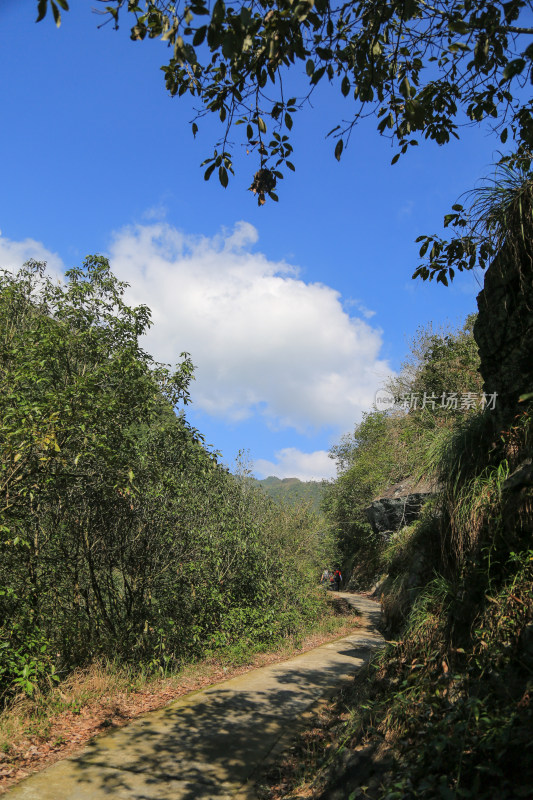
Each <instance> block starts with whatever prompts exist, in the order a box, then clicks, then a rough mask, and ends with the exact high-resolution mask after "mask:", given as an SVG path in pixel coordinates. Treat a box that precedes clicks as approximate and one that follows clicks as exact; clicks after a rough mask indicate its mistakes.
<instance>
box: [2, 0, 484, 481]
mask: <svg viewBox="0 0 533 800" xmlns="http://www.w3.org/2000/svg"><path fill="white" fill-rule="evenodd" d="M71 5H72V10H71V11H70V12H68V13H65V14H64V15H63V24H62V26H61V28H60V29H59V30H57V29H56V27H55V26H54V24H53V22H52V19H51V18H47V19H46V20H44V21H43V22H41V23H39V24H35V23H34V20H35V17H36V12H35V7H36V3H34V2H33V1H32V0H26V2H24V3H21V2H19V0H2V5H1V7H0V23H1V25H2V31H3V34H4V35H3V44H2V50H1V55H0V65H1V71H0V76H1V77H0V82H1V94H2V109H3V122H2V127H1V130H0V143H1V151H2V154H3V158H2V190H3V191H2V202H1V205H0V229H1V236H0V257H1V263H2V265H3V266H8V267H14V266H17V265H18V264H21V263H22V262H23V261H24V260H25V259H26V258H28V257H30V256H31V257H40V258H44V259H46V260H48V263H49V266H50V267H51V268H52V269H53V270H55V271H57V272H60V271H61V270H62V269H65V268H68V267H69V266H73V265H76V264H79V263H80V262H81V261H82V260H83V258H84V256H85V255H87V254H88V253H104V254H106V255H108V256H109V257H110V258H111V264H112V267H113V269H114V270H115V272H116V273H117V274H118V275H119V276H120V277H121V278H122V279H124V280H127V281H128V282H129V283H130V284H131V291H130V299H131V300H132V302H136V303H139V302H143V303H146V304H147V305H149V306H150V307H151V308H152V309H153V313H154V323H155V324H154V326H153V328H152V331H151V332H150V334H149V337H148V340H147V343H146V346H147V348H148V349H150V351H151V352H152V353H153V355H154V356H155V357H156V358H158V359H160V360H163V361H176V360H177V359H179V355H180V353H181V352H182V351H183V350H187V351H189V352H190V353H191V356H192V359H193V362H194V363H195V364H196V365H197V372H196V376H197V378H196V381H195V384H194V386H193V400H194V403H193V406H192V407H191V408H190V411H189V413H188V416H189V419H190V420H191V422H192V424H194V425H195V426H196V427H197V428H199V429H200V431H202V432H203V433H204V434H205V435H206V438H207V441H208V442H209V443H211V444H212V445H213V446H214V447H215V448H216V449H217V450H220V451H221V452H222V454H223V458H224V460H225V461H226V462H227V463H228V464H231V463H232V460H233V458H234V456H235V454H236V453H237V451H238V450H240V449H246V450H249V451H250V456H251V458H252V459H253V461H254V463H255V465H256V472H257V475H258V476H260V477H262V476H266V475H268V474H276V475H279V476H280V477H284V476H290V475H297V476H298V477H301V478H311V477H315V478H319V477H325V476H327V475H329V474H332V472H333V471H334V465H333V462H331V460H330V459H328V458H327V456H326V453H327V450H328V448H329V447H330V446H331V444H333V443H334V442H336V441H338V439H339V437H340V436H341V435H342V434H343V433H345V432H348V431H350V430H351V429H353V426H354V424H355V423H356V422H357V421H358V420H359V419H360V417H361V413H362V412H363V411H364V410H369V409H370V408H371V405H372V400H373V396H374V393H375V391H376V389H377V388H379V386H380V385H381V384H382V383H383V381H384V380H385V379H386V377H387V375H388V374H390V372H391V371H397V370H398V369H399V368H400V364H401V362H402V360H403V359H404V357H405V355H406V353H407V349H408V340H409V339H410V338H411V337H412V336H413V334H414V333H415V331H416V329H417V328H418V327H419V326H420V325H425V324H427V323H429V322H432V323H433V324H434V325H436V326H438V325H440V324H444V323H446V322H450V323H451V324H457V323H458V322H460V321H461V320H462V319H464V317H465V316H466V315H467V314H468V313H470V312H472V311H474V310H475V296H476V293H477V291H479V286H478V285H477V283H476V281H475V280H474V279H473V277H472V276H467V275H465V276H461V275H460V276H459V277H458V278H457V279H456V281H455V283H454V285H453V286H452V287H451V288H449V289H446V288H444V287H442V286H440V285H436V284H422V283H420V282H414V281H412V279H411V275H412V272H413V270H414V268H415V267H416V266H417V263H418V262H417V253H418V246H417V245H416V244H415V242H414V240H415V238H416V236H417V235H419V234H421V233H434V232H438V231H439V230H440V228H441V222H442V217H443V215H444V214H445V213H446V212H447V211H448V210H449V207H450V205H451V204H452V203H453V202H455V201H456V200H457V198H458V197H459V196H460V195H461V194H462V193H463V192H464V191H466V190H468V189H470V188H472V187H473V186H475V185H476V183H477V182H478V181H479V180H480V179H481V178H482V177H483V176H484V175H487V174H489V173H490V171H491V167H490V165H491V163H492V162H493V161H494V160H495V159H496V158H497V149H498V144H499V142H498V140H497V138H495V137H491V136H489V135H487V133H486V132H483V131H481V130H479V129H465V131H464V134H463V136H462V139H461V141H460V142H453V143H451V144H450V145H448V146H446V147H443V148H439V147H437V146H436V145H433V144H431V143H427V144H423V145H421V146H420V147H418V148H413V149H412V152H410V153H408V154H407V156H405V157H404V158H403V159H401V160H400V162H399V163H398V164H396V165H395V166H393V167H391V166H390V160H391V158H392V156H393V154H394V152H395V151H394V150H392V149H391V147H390V144H389V142H388V141H387V140H385V139H381V138H380V137H379V136H378V134H377V132H376V131H375V122H374V121H373V120H370V121H366V122H365V123H364V124H363V125H362V126H361V127H360V128H358V129H357V130H356V131H355V133H354V135H353V136H352V139H351V142H350V146H349V148H348V149H347V150H345V152H344V155H343V158H342V160H341V162H340V164H339V163H337V162H336V160H335V159H334V157H333V142H332V141H331V140H326V139H325V134H326V133H327V132H328V131H329V130H330V129H331V128H333V126H334V125H335V124H337V122H338V121H339V120H340V119H342V118H347V117H348V116H349V114H350V106H349V101H348V100H345V99H344V98H342V96H341V94H340V91H339V90H338V89H330V88H329V87H328V86H327V85H324V86H322V87H320V91H319V92H317V94H316V95H315V97H314V99H313V106H314V108H313V109H310V110H309V111H307V112H306V113H302V114H299V115H296V117H295V124H294V128H293V134H294V137H293V144H294V147H295V153H294V159H293V161H294V163H295V165H296V170H297V171H296V173H289V174H288V175H287V177H286V179H285V180H284V181H282V182H281V184H280V186H279V192H278V194H279V196H280V202H279V203H278V204H275V203H267V205H266V206H264V207H262V208H259V207H258V206H257V204H256V202H255V200H254V198H253V196H252V194H251V193H250V192H249V191H246V189H247V186H249V184H250V182H251V177H252V174H253V172H254V166H255V162H253V161H252V157H249V156H246V154H245V153H244V152H242V151H240V149H239V145H237V147H236V153H237V156H236V164H237V169H238V172H237V177H236V178H235V179H234V180H232V181H230V185H229V187H228V188H227V189H226V190H224V189H222V187H220V185H219V184H218V183H217V182H216V181H215V180H214V179H213V180H211V181H210V182H209V183H206V182H204V180H203V170H201V169H200V166H199V165H200V163H201V162H202V161H203V159H204V158H206V157H207V156H209V155H210V154H211V146H212V144H213V142H214V140H215V138H216V137H217V136H218V135H219V133H220V131H219V130H218V128H217V126H216V121H215V120H205V121H204V122H203V123H202V124H201V127H200V133H199V134H198V136H197V138H196V140H195V139H193V137H192V134H191V131H190V126H189V124H188V123H189V121H190V120H191V118H192V116H193V111H192V108H191V105H190V103H189V101H187V100H181V99H171V98H170V97H169V96H168V95H167V93H166V91H165V87H164V83H163V77H162V73H161V72H160V71H159V67H160V66H161V64H163V63H164V62H165V59H166V58H167V50H166V48H165V46H164V45H163V44H161V43H160V42H148V41H145V42H143V43H134V42H132V41H130V39H129V35H128V30H127V26H126V25H123V27H121V29H120V30H119V31H118V32H115V31H113V30H112V28H111V27H110V26H107V27H105V28H103V29H100V30H98V29H97V24H98V23H99V22H101V21H102V19H101V18H98V17H96V16H95V15H94V14H92V13H91V5H92V4H91V3H88V2H83V3H80V2H72V4H71Z"/></svg>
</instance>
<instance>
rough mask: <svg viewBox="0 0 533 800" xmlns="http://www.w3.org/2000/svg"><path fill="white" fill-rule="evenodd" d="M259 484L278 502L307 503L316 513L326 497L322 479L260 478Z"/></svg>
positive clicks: (290, 503) (294, 504)
mask: <svg viewBox="0 0 533 800" xmlns="http://www.w3.org/2000/svg"><path fill="white" fill-rule="evenodd" d="M257 484H258V485H259V486H261V487H262V488H263V490H264V491H265V493H266V494H267V495H268V496H269V497H271V498H272V499H273V500H275V501H276V502H277V503H282V504H284V503H286V504H288V505H289V506H297V505H300V504H302V503H304V504H305V503H307V504H308V505H309V506H310V507H311V508H312V510H313V511H314V512H315V513H317V514H318V513H320V510H321V505H322V500H323V497H324V491H325V487H324V483H323V482H322V481H301V480H299V479H298V478H275V477H274V476H273V475H271V476H270V477H269V478H263V479H262V480H258V481H257Z"/></svg>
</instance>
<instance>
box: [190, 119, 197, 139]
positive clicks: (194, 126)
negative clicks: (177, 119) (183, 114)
mask: <svg viewBox="0 0 533 800" xmlns="http://www.w3.org/2000/svg"><path fill="white" fill-rule="evenodd" d="M191 128H192V135H193V136H196V134H197V133H198V125H197V124H196V122H193V123H192V125H191Z"/></svg>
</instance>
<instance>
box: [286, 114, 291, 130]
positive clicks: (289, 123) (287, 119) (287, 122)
mask: <svg viewBox="0 0 533 800" xmlns="http://www.w3.org/2000/svg"><path fill="white" fill-rule="evenodd" d="M285 125H286V126H287V128H288V129H289V130H291V128H292V117H291V115H290V114H285Z"/></svg>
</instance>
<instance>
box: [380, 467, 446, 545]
mask: <svg viewBox="0 0 533 800" xmlns="http://www.w3.org/2000/svg"><path fill="white" fill-rule="evenodd" d="M435 491H436V487H435V486H434V485H432V484H427V483H426V484H424V483H418V484H415V482H414V481H412V480H409V479H407V480H406V481H403V482H402V483H397V484H395V485H394V486H391V487H390V488H389V489H387V491H386V492H384V494H383V496H382V497H378V498H376V499H375V500H373V501H372V503H371V504H370V505H369V506H368V508H365V514H366V517H367V519H368V521H369V523H370V525H371V527H372V530H373V531H374V533H379V534H381V535H382V536H383V537H384V538H386V539H389V538H390V536H391V535H392V534H393V533H394V532H395V531H398V530H400V528H403V527H404V525H410V524H411V522H414V521H415V520H416V519H418V517H419V516H420V510H421V508H422V506H423V505H424V503H425V502H426V500H428V499H429V498H430V497H431V496H432V495H434V494H435Z"/></svg>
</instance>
